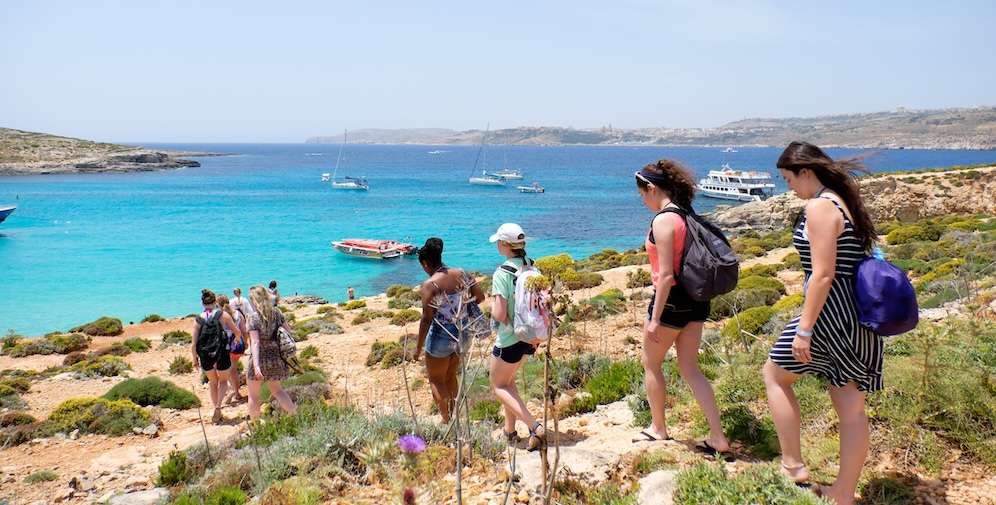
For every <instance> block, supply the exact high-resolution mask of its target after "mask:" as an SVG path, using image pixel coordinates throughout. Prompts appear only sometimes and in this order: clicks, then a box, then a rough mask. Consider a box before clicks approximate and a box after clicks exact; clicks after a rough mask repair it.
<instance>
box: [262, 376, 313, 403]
mask: <svg viewBox="0 0 996 505" xmlns="http://www.w3.org/2000/svg"><path fill="white" fill-rule="evenodd" d="M312 384H324V385H326V386H327V385H328V377H326V376H325V374H324V373H323V372H321V371H318V370H312V371H309V372H305V373H303V374H300V375H295V376H293V377H291V378H289V379H287V380H284V381H280V386H281V387H282V388H284V390H286V391H287V394H289V395H291V398H293V397H294V396H295V394H294V390H295V389H301V388H304V387H306V386H310V385H312ZM272 399H273V395H272V394H271V393H270V388H261V389H260V390H259V401H260V402H262V403H268V402H269V401H270V400H272ZM297 403H300V402H297Z"/></svg>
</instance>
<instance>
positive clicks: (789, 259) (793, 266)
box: [782, 252, 802, 271]
mask: <svg viewBox="0 0 996 505" xmlns="http://www.w3.org/2000/svg"><path fill="white" fill-rule="evenodd" d="M782 264H783V265H785V268H786V269H788V270H796V271H799V270H802V256H799V253H797V252H794V253H789V254H786V255H785V257H784V258H782Z"/></svg>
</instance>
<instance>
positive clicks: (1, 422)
mask: <svg viewBox="0 0 996 505" xmlns="http://www.w3.org/2000/svg"><path fill="white" fill-rule="evenodd" d="M37 422H38V420H37V419H35V418H34V417H32V416H31V414H25V413H24V412H8V413H6V414H3V415H0V428H7V427H10V426H25V425H28V424H32V423H37Z"/></svg>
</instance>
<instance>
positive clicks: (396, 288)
mask: <svg viewBox="0 0 996 505" xmlns="http://www.w3.org/2000/svg"><path fill="white" fill-rule="evenodd" d="M411 292H412V288H411V287H410V286H404V285H402V284H391V285H390V286H388V287H387V297H388V298H397V297H398V296H403V295H407V294H408V293H411Z"/></svg>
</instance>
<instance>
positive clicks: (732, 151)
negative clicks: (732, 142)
mask: <svg viewBox="0 0 996 505" xmlns="http://www.w3.org/2000/svg"><path fill="white" fill-rule="evenodd" d="M720 152H721V153H735V152H737V150H736V149H734V148H732V147H727V148H726V149H723V150H722V151H720Z"/></svg>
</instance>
